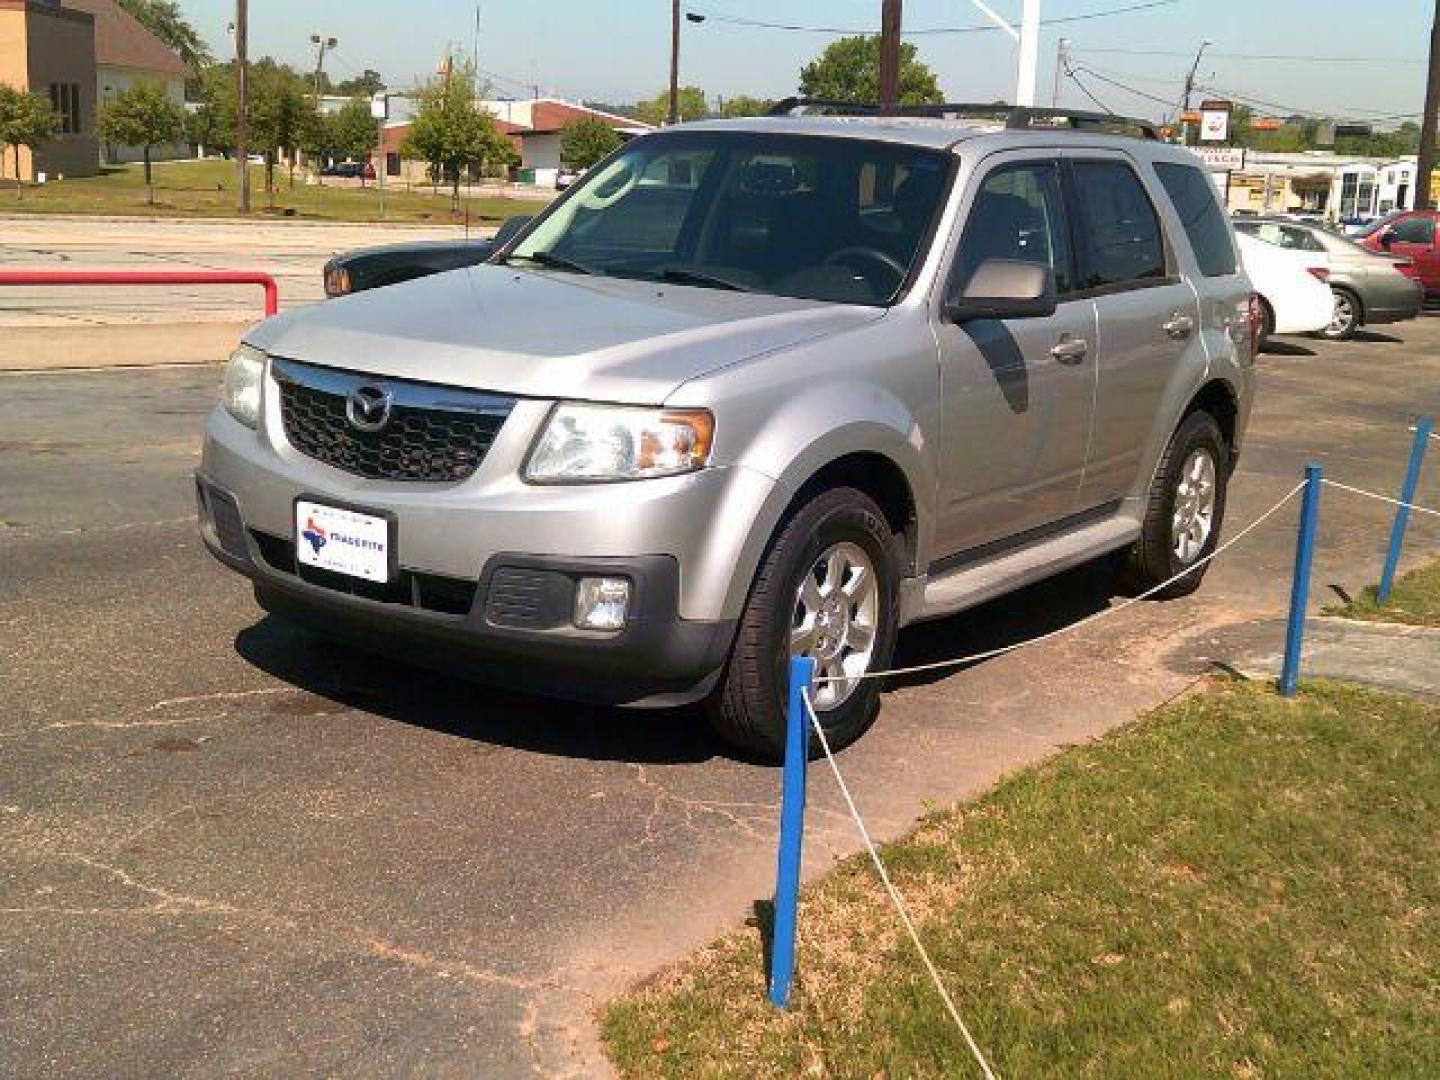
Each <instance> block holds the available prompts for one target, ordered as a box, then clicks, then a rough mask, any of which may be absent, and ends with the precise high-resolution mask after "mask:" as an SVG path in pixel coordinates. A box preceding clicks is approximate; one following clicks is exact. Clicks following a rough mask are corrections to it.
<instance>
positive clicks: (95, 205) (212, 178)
mask: <svg viewBox="0 0 1440 1080" xmlns="http://www.w3.org/2000/svg"><path fill="white" fill-rule="evenodd" d="M275 185H276V192H275V205H276V209H275V210H274V211H272V210H269V209H268V206H269V199H268V197H267V195H266V193H265V168H264V166H263V165H252V166H251V167H250V191H251V206H252V207H253V210H252V212H251V216H252V217H253V218H257V219H264V218H266V217H271V216H275V217H284V216H289V217H293V218H298V219H302V220H307V219H308V220H312V221H364V222H368V221H379V220H380V195H379V192H378V191H377V190H376V189H375V187H374V185H373V184H372V185H367V186H366V187H365V188H363V189H361V188H354V187H339V186H337V183H336V181H334V180H327V181H326V184H325V186H324V187H320V186H308V185H306V184H305V183H304V181H303V178H302V177H301V175H300V173H299V172H298V171H297V173H296V183H295V187H294V188H291V187H290V185H289V181H288V179H287V178H286V173H285V170H284V169H279V168H277V169H276V170H275ZM463 204H464V205H462V208H461V210H460V212H459V213H458V214H452V213H451V210H450V197H449V195H448V194H447V193H442V194H441V195H438V196H436V195H433V194H430V189H428V188H427V189H424V190H423V191H422V190H420V189H417V190H415V191H406V190H405V189H404V187H403V186H399V185H396V184H394V183H391V184H390V185H389V186H388V187H387V188H386V190H385V220H387V221H397V222H431V223H434V224H451V223H457V222H463V221H464V220H465V209H466V207H468V209H469V213H470V220H471V221H472V222H475V221H480V222H488V223H491V224H494V223H497V222H500V221H503V220H504V219H505V218H507V217H511V216H513V215H515V214H533V213H535V212H536V211H537V210H538V209H540V208H541V207H543V206H544V203H541V202H536V201H534V200H528V199H503V198H477V199H468V200H463ZM287 210H289V211H293V213H291V214H288V215H287V214H286V213H285V212H286V211H287ZM9 213H32V214H118V215H124V216H130V215H141V216H152V215H153V216H159V217H237V216H238V215H237V214H236V212H235V164H234V162H230V161H218V160H216V161H175V162H161V163H159V164H157V165H156V166H155V205H154V206H147V205H146V203H145V171H144V167H143V166H140V165H123V166H117V167H112V168H107V169H106V170H105V171H104V172H103V173H102V174H101V175H99V176H88V177H77V178H76V179H73V180H68V179H67V180H53V181H51V182H50V183H47V184H44V185H28V186H27V187H26V188H25V192H24V198H23V199H22V198H21V197H20V195H19V193H18V192H17V191H16V189H15V187H14V186H13V184H6V185H4V186H3V187H0V214H9Z"/></svg>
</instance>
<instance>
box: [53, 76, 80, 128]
mask: <svg viewBox="0 0 1440 1080" xmlns="http://www.w3.org/2000/svg"><path fill="white" fill-rule="evenodd" d="M50 107H51V108H52V109H54V110H55V114H56V115H57V116H58V117H59V118H60V134H61V135H78V134H79V133H80V131H81V130H82V129H81V126H80V84H79V83H51V84H50Z"/></svg>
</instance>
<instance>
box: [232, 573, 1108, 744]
mask: <svg viewBox="0 0 1440 1080" xmlns="http://www.w3.org/2000/svg"><path fill="white" fill-rule="evenodd" d="M1115 595H1116V578H1115V572H1114V560H1113V559H1111V558H1106V559H1100V560H1097V561H1095V562H1092V563H1088V564H1086V565H1084V566H1081V567H1079V568H1077V569H1074V570H1070V571H1067V572H1066V573H1063V574H1060V575H1059V576H1057V577H1054V578H1051V579H1049V580H1048V581H1044V582H1041V583H1039V584H1036V585H1032V586H1030V587H1028V588H1026V589H1022V590H1020V591H1019V592H1016V593H1013V594H1011V595H1009V596H1006V597H1002V598H1000V599H997V600H992V601H990V602H989V603H986V604H982V605H980V606H978V607H975V608H972V609H970V610H968V611H965V612H962V613H960V614H958V615H954V616H951V617H949V618H946V619H939V620H936V621H934V622H929V623H922V624H920V625H918V626H913V627H910V628H908V629H906V630H903V631H902V632H901V633H900V637H899V641H898V643H897V646H896V652H895V657H894V662H893V664H892V666H893V667H914V666H918V665H924V664H930V663H935V662H940V661H944V660H949V659H951V658H954V657H960V656H970V655H973V654H976V653H985V652H990V651H992V650H994V649H1000V648H1004V647H1007V646H1010V645H1014V644H1016V643H1018V642H1023V641H1028V640H1030V639H1031V638H1035V637H1038V636H1041V635H1043V634H1048V633H1050V632H1052V631H1055V630H1060V629H1063V628H1064V627H1066V626H1070V625H1072V624H1073V623H1075V622H1077V621H1079V620H1080V619H1083V618H1085V617H1086V616H1088V615H1093V614H1095V613H1096V612H1098V611H1102V610H1104V609H1105V608H1106V607H1108V606H1109V604H1110V601H1111V599H1112V598H1113V597H1114V596H1115ZM235 651H236V652H237V653H238V654H239V655H240V656H241V657H242V658H243V659H244V660H246V661H247V662H248V663H250V664H253V665H254V666H255V667H257V668H259V669H260V670H261V671H264V672H266V673H267V674H268V675H271V676H272V677H274V678H276V679H279V680H280V681H281V682H284V683H288V684H289V685H291V686H293V687H295V688H296V689H297V690H302V691H305V692H307V693H310V694H314V695H316V696H317V697H321V698H324V699H326V700H328V701H332V702H337V703H339V704H341V705H344V706H346V707H348V708H352V709H357V710H363V711H364V712H367V713H370V714H372V715H375V716H381V717H384V718H386V719H389V720H394V721H396V722H398V723H402V724H408V725H410V726H413V727H417V728H423V729H425V730H428V731H435V732H439V733H441V734H445V735H452V736H455V737H456V738H462V739H471V740H476V741H479V742H485V743H489V744H492V745H497V746H506V747H510V748H512V749H517V750H525V751H529V752H532V753H537V754H545V755H548V756H552V757H567V758H576V759H583V760H591V761H624V762H638V763H645V764H661V763H663V764H679V763H701V762H705V761H710V760H712V759H715V758H724V759H728V760H731V761H737V762H744V763H754V762H755V760H756V759H755V758H753V757H751V756H749V755H746V754H745V753H744V752H742V751H739V750H737V749H735V748H733V747H730V746H728V745H726V744H725V743H723V742H721V741H720V739H719V738H717V737H716V736H715V735H714V734H713V733H712V732H711V730H710V727H709V724H708V723H707V721H706V718H705V716H704V715H703V713H702V711H701V708H700V707H699V706H698V705H697V706H687V707H684V708H679V709H617V708H603V707H599V706H591V705H584V704H579V703H576V702H571V701H564V700H560V699H555V698H545V697H537V696H534V695H530V694H523V693H517V692H514V691H510V690H504V689H500V688H497V687H492V686H487V685H485V684H483V683H480V682H476V681H472V680H470V679H466V678H463V677H460V676H454V675H446V674H444V673H441V672H437V671H433V670H431V669H429V668H422V667H418V666H416V665H413V664H410V663H407V662H406V661H404V660H401V659H398V658H396V657H392V656H387V655H385V654H382V653H371V652H367V651H365V650H363V649H360V648H359V647H357V646H354V645H351V644H347V643H345V642H341V641H336V640H333V639H330V638H327V637H325V636H323V635H321V634H319V633H316V632H314V631H311V630H309V629H307V628H306V627H304V626H302V625H301V624H299V623H295V622H291V621H290V620H287V619H284V618H281V617H279V616H275V615H266V616H264V617H263V618H261V619H260V620H258V621H257V622H255V623H254V624H253V625H251V626H248V627H246V628H245V629H244V630H241V631H240V633H239V634H237V635H236V638H235ZM971 666H975V665H964V666H962V667H956V666H946V667H944V668H941V669H937V670H934V671H928V672H920V673H916V674H913V675H904V676H897V677H895V678H892V679H888V680H886V690H887V692H889V691H893V690H895V689H900V688H905V687H911V686H924V685H930V684H932V683H936V682H940V681H942V680H944V679H947V678H949V677H951V676H952V675H954V674H956V673H957V672H959V671H962V670H965V668H967V667H971Z"/></svg>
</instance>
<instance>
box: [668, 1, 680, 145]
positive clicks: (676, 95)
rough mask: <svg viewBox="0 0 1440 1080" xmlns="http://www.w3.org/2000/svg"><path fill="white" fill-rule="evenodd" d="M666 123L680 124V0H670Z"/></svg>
mask: <svg viewBox="0 0 1440 1080" xmlns="http://www.w3.org/2000/svg"><path fill="white" fill-rule="evenodd" d="M666 116H667V120H666V122H667V123H669V124H672V125H673V124H678V123H679V122H680V0H670V110H669V112H668V113H667V114H666Z"/></svg>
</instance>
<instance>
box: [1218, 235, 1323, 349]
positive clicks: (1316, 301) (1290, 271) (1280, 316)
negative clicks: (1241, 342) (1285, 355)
mask: <svg viewBox="0 0 1440 1080" xmlns="http://www.w3.org/2000/svg"><path fill="white" fill-rule="evenodd" d="M1235 239H1236V241H1237V242H1238V243H1239V245H1240V261H1241V262H1243V263H1244V264H1245V273H1247V274H1249V275H1250V282H1251V284H1252V285H1254V286H1255V291H1256V292H1257V293H1259V294H1260V299H1261V301H1262V303H1263V304H1264V307H1265V329H1264V333H1263V334H1262V340H1263V338H1267V337H1269V336H1270V335H1271V334H1311V333H1314V332H1315V331H1317V330H1323V329H1325V327H1327V326H1329V325H1330V320H1331V319H1332V318H1334V316H1335V298H1334V297H1333V296H1332V295H1331V293H1330V267H1329V264H1328V259H1327V258H1326V256H1325V255H1324V254H1323V253H1316V252H1297V251H1285V250H1283V249H1281V248H1277V247H1275V246H1274V245H1272V244H1267V243H1265V242H1264V241H1262V240H1256V239H1255V238H1254V237H1253V236H1246V235H1245V234H1244V233H1237V234H1236V236H1235ZM1307 256H1309V258H1307Z"/></svg>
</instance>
